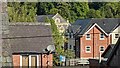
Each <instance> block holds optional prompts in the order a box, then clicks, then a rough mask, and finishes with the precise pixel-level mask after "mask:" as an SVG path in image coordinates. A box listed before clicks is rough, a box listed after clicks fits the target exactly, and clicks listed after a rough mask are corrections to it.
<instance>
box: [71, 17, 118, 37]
mask: <svg viewBox="0 0 120 68" xmlns="http://www.w3.org/2000/svg"><path fill="white" fill-rule="evenodd" d="M94 23H96V24H98V25H99V26H100V27H101V28H102V29H103V30H104V31H105V32H106V33H108V34H109V33H110V32H112V31H113V30H114V29H115V28H116V27H117V26H119V25H120V18H104V19H102V18H92V19H80V20H77V21H76V22H75V23H74V24H72V27H76V26H77V28H72V29H73V30H74V33H78V34H80V35H83V34H84V33H85V32H86V31H87V30H88V29H89V28H90V27H91V26H92V25H93V24H94ZM74 25H76V26H74ZM78 27H80V28H79V31H78V32H77V30H76V29H78Z"/></svg>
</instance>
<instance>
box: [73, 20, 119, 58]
mask: <svg viewBox="0 0 120 68" xmlns="http://www.w3.org/2000/svg"><path fill="white" fill-rule="evenodd" d="M119 23H120V19H119V18H105V19H98V18H93V19H80V20H77V21H76V22H75V23H74V24H72V25H71V26H72V30H73V33H74V38H75V55H76V58H81V59H93V58H94V59H99V57H100V55H101V54H102V53H103V52H104V51H105V49H106V48H107V47H108V45H109V44H111V42H112V37H113V36H112V35H114V33H115V34H116V35H117V36H118V34H119V31H118V30H119V28H118V27H119ZM117 29H118V30H117ZM116 38H117V39H118V37H116Z"/></svg>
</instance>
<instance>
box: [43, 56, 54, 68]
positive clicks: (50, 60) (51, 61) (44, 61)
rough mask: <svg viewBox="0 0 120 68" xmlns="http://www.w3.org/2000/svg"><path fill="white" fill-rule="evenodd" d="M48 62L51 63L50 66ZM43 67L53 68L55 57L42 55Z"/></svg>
mask: <svg viewBox="0 0 120 68" xmlns="http://www.w3.org/2000/svg"><path fill="white" fill-rule="evenodd" d="M47 61H49V64H47ZM42 66H43V68H46V66H48V67H49V68H52V66H53V55H52V54H50V55H47V54H43V55H42Z"/></svg>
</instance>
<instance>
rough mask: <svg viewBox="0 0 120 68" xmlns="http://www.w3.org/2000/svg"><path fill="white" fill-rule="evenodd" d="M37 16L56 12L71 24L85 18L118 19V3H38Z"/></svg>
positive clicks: (119, 8) (119, 11) (119, 15)
mask: <svg viewBox="0 0 120 68" xmlns="http://www.w3.org/2000/svg"><path fill="white" fill-rule="evenodd" d="M38 10H39V11H38V12H37V14H38V15H39V14H56V13H57V12H58V13H59V14H60V15H61V16H63V17H64V18H65V19H68V20H69V21H70V22H71V23H72V22H74V21H76V20H77V19H85V18H119V17H120V2H89V3H87V2H49V3H48V2H47V3H39V6H38Z"/></svg>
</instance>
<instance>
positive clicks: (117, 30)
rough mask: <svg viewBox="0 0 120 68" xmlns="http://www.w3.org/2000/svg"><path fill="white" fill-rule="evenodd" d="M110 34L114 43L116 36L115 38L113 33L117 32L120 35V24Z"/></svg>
mask: <svg viewBox="0 0 120 68" xmlns="http://www.w3.org/2000/svg"><path fill="white" fill-rule="evenodd" d="M111 34H112V44H116V42H117V40H118V38H115V34H119V37H120V26H119V27H117V28H116V29H115V30H114V31H113V32H112V33H111Z"/></svg>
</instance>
